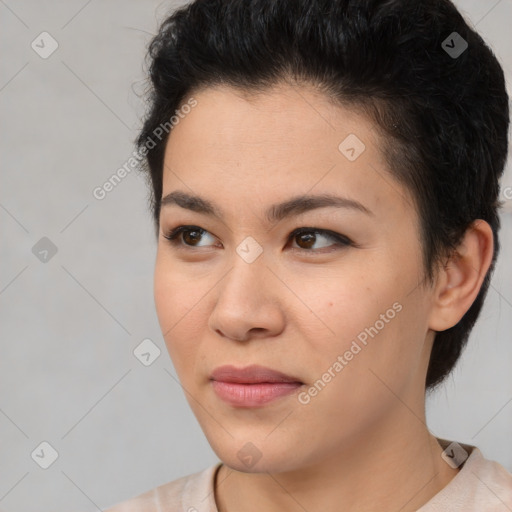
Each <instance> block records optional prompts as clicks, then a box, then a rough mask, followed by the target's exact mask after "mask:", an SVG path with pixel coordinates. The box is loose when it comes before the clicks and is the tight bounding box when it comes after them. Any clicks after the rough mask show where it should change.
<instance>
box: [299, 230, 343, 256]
mask: <svg viewBox="0 0 512 512" xmlns="http://www.w3.org/2000/svg"><path fill="white" fill-rule="evenodd" d="M290 239H292V240H294V241H296V243H297V245H298V247H299V249H304V250H306V251H308V252H316V249H322V248H325V247H332V246H338V247H339V246H347V245H352V242H351V241H350V240H349V239H348V238H347V237H346V236H343V235H340V234H339V233H334V232H333V231H328V230H325V229H318V228H299V229H296V230H295V231H294V232H293V233H292V234H291V235H290ZM322 239H324V240H331V241H334V243H330V244H324V245H323V246H322V247H317V248H316V249H315V248H313V247H314V245H315V244H316V243H317V242H319V241H321V240H322ZM312 248H313V250H311V249H312Z"/></svg>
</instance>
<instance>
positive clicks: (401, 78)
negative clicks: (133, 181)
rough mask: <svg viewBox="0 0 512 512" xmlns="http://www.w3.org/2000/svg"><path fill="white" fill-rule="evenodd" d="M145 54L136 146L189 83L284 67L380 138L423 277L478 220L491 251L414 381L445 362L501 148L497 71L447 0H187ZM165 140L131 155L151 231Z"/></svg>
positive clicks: (255, 83)
mask: <svg viewBox="0 0 512 512" xmlns="http://www.w3.org/2000/svg"><path fill="white" fill-rule="evenodd" d="M454 32H456V33H457V34H454ZM465 44H467V48H465ZM464 48H465V49H464ZM451 49H452V50H453V51H450V50H451ZM461 50H463V51H462V53H461V54H460V55H457V53H460V51H461ZM455 51H457V53H454V52H455ZM148 57H149V61H150V68H149V72H150V78H151V84H150V87H151V90H150V95H149V96H148V101H149V109H148V112H147V115H146V118H145V121H144V125H143V128H142V130H141V132H140V134H139V137H138V139H137V145H138V148H139V150H140V149H141V148H143V147H144V146H145V145H146V144H147V141H148V140H149V138H151V137H152V135H153V133H154V131H155V129H156V128H157V127H158V126H159V125H161V124H165V123H166V122H168V120H169V118H170V117H171V116H172V115H173V114H174V113H175V111H176V110H177V109H178V108H179V107H180V105H181V103H182V102H184V100H185V98H186V96H187V95H190V94H191V93H192V92H194V91H199V90H200V89H202V88H205V87H209V86H214V85H228V86H232V87H235V88H238V89H240V90H242V91H246V92H265V91H266V90H268V88H269V87H271V86H273V85H276V84H279V83H283V82H286V80H287V79H288V78H293V79H296V80H297V82H298V83H304V84H306V83H309V84H313V85H314V86H315V87H316V88H317V89H318V90H319V91H320V92H322V93H324V94H325V95H326V96H327V97H328V98H330V99H331V100H332V101H333V102H338V103H339V104H341V105H344V106H348V107H352V108H356V109H359V110H360V111H362V112H363V113H365V114H366V115H367V116H368V117H369V118H370V119H371V120H372V121H373V122H374V123H375V125H376V126H377V129H378V130H379V133H380V134H381V135H382V136H383V137H384V140H386V141H387V142H388V143H387V144H385V145H383V146H385V147H382V148H381V150H382V151H383V152H384V154H385V157H386V161H387V163H388V165H389V170H390V172H391V173H392V175H393V176H394V178H395V179H396V180H398V182H400V183H402V184H403V185H404V186H405V187H406V189H407V190H408V191H409V192H410V194H411V197H413V198H414V201H415V207H416V209H417V211H418V216H419V219H420V222H421V238H422V250H423V259H424V266H425V276H426V278H428V280H429V281H430V282H431V283H432V282H433V281H432V279H433V276H434V275H435V268H436V265H438V264H440V262H441V260H442V259H443V258H445V257H446V256H449V255H450V254H451V253H452V251H453V250H454V249H455V248H456V247H457V246H458V244H459V243H460V241H461V240H462V237H463V235H464V233H465V232H466V230H467V228H468V227H469V226H470V224H471V223H472V222H473V221H474V220H476V219H483V220H485V221H487V222H488V223H489V224H490V226H491V228H492V231H493V235H494V241H495V249H494V255H493V259H492V263H491V266H490V269H489V271H488V273H487V275H486V277H485V280H484V282H483V284H482V287H481V289H480V292H479V294H478V296H477V298H476V299H475V301H474V302H473V304H472V305H471V307H470V308H469V310H468V311H467V312H466V314H465V315H464V317H463V318H462V319H461V320H460V321H459V322H458V323H457V324H456V325H455V326H453V327H451V328H449V329H447V330H445V331H442V332H437V333H436V337H435V340H434V345H433V348H432V353H431V356H430V362H429V367H428V371H427V375H426V387H427V389H433V388H434V387H435V386H437V385H438V384H439V383H440V382H441V381H442V380H443V379H444V378H445V377H446V376H447V375H448V374H449V373H450V371H451V370H452V369H453V367H454V366H455V364H456V362H457V360H458V358H459V356H460V354H461V351H462V349H463V347H464V346H465V344H466V342H467V339H468V336H469V333H470V331H471V329H472V327H473V325H474V323H475V321H476V319H477V317H478V315H479V313H480V310H481V308H482V304H483V301H484V298H485V295H486V293H487V290H488V287H489V283H490V277H491V274H492V271H493V269H494V266H495V262H496V257H497V255H498V252H499V247H500V245H499V241H498V231H499V228H500V220H499V216H498V209H499V207H500V206H501V204H500V201H499V179H500V176H501V174H502V173H503V169H504V165H505V161H506V157H507V151H508V126H509V105H508V95H507V91H506V87H505V78H504V74H503V70H502V68H501V66H500V64H499V62H498V60H497V59H496V57H495V55H494V54H493V52H492V50H491V49H490V48H489V47H488V46H487V45H486V44H485V42H484V41H483V40H482V38H481V37H480V36H479V35H478V33H477V32H475V30H473V29H472V28H470V27H469V26H468V24H467V23H466V22H465V20H464V18H463V17H462V15H461V14H460V13H459V12H458V10H457V8H456V7H455V6H454V5H453V3H452V2H451V1H449V0H289V1H285V0H280V1H275V0H196V1H193V2H192V3H190V4H187V5H185V6H182V7H181V8H180V9H178V10H176V11H174V12H173V13H172V14H171V15H170V16H169V17H168V18H167V19H165V20H164V21H163V23H162V24H161V26H160V29H159V31H158V34H157V35H156V36H155V37H154V38H153V40H152V41H151V43H150V46H149V51H148ZM167 139H168V135H166V136H164V137H162V138H161V140H159V141H158V142H157V143H156V146H155V147H154V148H153V149H151V150H150V151H148V152H147V156H146V160H145V161H144V162H143V170H144V171H145V172H147V174H146V176H147V177H148V178H149V179H148V181H149V182H150V189H151V208H152V213H153V218H154V221H155V227H156V229H157V231H158V228H159V215H160V206H159V202H160V199H161V196H162V181H163V161H164V151H165V145H166V142H167Z"/></svg>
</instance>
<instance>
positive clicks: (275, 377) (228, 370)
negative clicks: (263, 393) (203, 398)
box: [210, 364, 302, 384]
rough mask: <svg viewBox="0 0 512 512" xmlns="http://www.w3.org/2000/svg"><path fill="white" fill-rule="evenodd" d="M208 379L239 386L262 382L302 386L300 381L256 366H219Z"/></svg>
mask: <svg viewBox="0 0 512 512" xmlns="http://www.w3.org/2000/svg"><path fill="white" fill-rule="evenodd" d="M210 378H211V380H217V381H222V382H235V383H239V384H256V383H263V382H299V383H301V384H302V382H301V381H300V379H298V378H296V377H293V376H291V375H286V374H284V373H282V372H279V371H277V370H272V369H271V368H267V367H265V366H259V365H256V364H253V365H251V366H246V367H245V368H236V367H235V366H232V365H225V366H219V367H218V368H215V370H213V372H212V374H211V377H210Z"/></svg>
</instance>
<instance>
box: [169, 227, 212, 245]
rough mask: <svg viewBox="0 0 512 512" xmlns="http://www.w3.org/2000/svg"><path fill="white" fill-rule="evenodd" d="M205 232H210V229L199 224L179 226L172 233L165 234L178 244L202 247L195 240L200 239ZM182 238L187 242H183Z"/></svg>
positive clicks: (173, 242) (174, 243)
mask: <svg viewBox="0 0 512 512" xmlns="http://www.w3.org/2000/svg"><path fill="white" fill-rule="evenodd" d="M205 233H208V231H206V230H205V229H203V228H200V227H198V226H178V227H177V228H175V229H173V230H172V231H171V232H170V233H168V234H166V235H163V236H164V238H167V240H169V241H170V242H171V243H172V244H173V245H176V246H178V245H185V246H189V247H201V246H200V245H195V242H197V241H198V240H200V238H201V237H202V236H203V235H204V234H205ZM181 234H183V236H182V237H180V235H181ZM178 237H179V238H178ZM212 238H213V237H212ZM182 240H184V241H185V244H182V243H181V242H182Z"/></svg>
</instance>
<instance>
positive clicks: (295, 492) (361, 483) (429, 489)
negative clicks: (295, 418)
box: [215, 404, 458, 512]
mask: <svg viewBox="0 0 512 512" xmlns="http://www.w3.org/2000/svg"><path fill="white" fill-rule="evenodd" d="M398 416H399V417H398V418H397V416H396V415H395V416H394V418H393V421H388V423H387V424H386V425H383V424H382V423H380V424H379V426H378V430H375V431H372V432H364V433H359V434H358V435H357V436H353V437H352V438H351V439H350V441H349V442H347V443H346V446H343V448H342V449H340V450H338V451H334V450H332V451H331V453H330V455H329V456H328V457H327V458H323V459H322V460H321V461H320V462H318V463H317V464H314V465H305V466H302V467H300V468H297V469H296V470H294V471H288V472H284V473H280V472H276V473H268V472H265V473H244V472H240V471H236V470H232V469H231V468H228V467H227V466H225V465H222V466H221V468H220V469H219V472H218V475H217V479H216V485H215V493H216V501H217V508H218V510H219V512H256V511H259V510H265V511H267V512H277V511H282V510H287V511H289V512H304V510H311V511H315V510H322V511H323V512H339V511H340V504H342V507H343V508H342V510H343V512H356V511H357V512H370V511H372V512H373V511H375V510H379V511H380V512H388V511H389V512H391V511H393V512H396V511H397V510H400V512H414V511H416V510H417V509H418V508H420V507H421V506H422V505H424V504H425V503H427V502H428V501H429V500H430V499H431V498H432V497H433V496H434V495H435V494H437V493H438V492H439V491H440V490H441V489H443V488H444V487H445V486H446V485H447V484H448V483H449V482H450V481H451V480H452V478H453V477H454V476H455V475H456V474H457V473H458V470H457V469H452V468H451V467H450V466H448V464H446V462H444V460H443V459H442V458H441V453H442V451H443V450H442V448H441V446H440V445H439V443H438V442H437V440H436V438H435V437H434V436H432V435H431V434H430V432H429V431H428V429H427V427H426V425H425V415H424V410H423V411H421V414H419V415H418V414H417V412H415V413H413V412H412V411H411V410H410V409H408V408H407V407H404V406H403V404H402V406H401V408H400V410H399V414H398ZM397 425H399V427H398V428H397Z"/></svg>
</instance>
